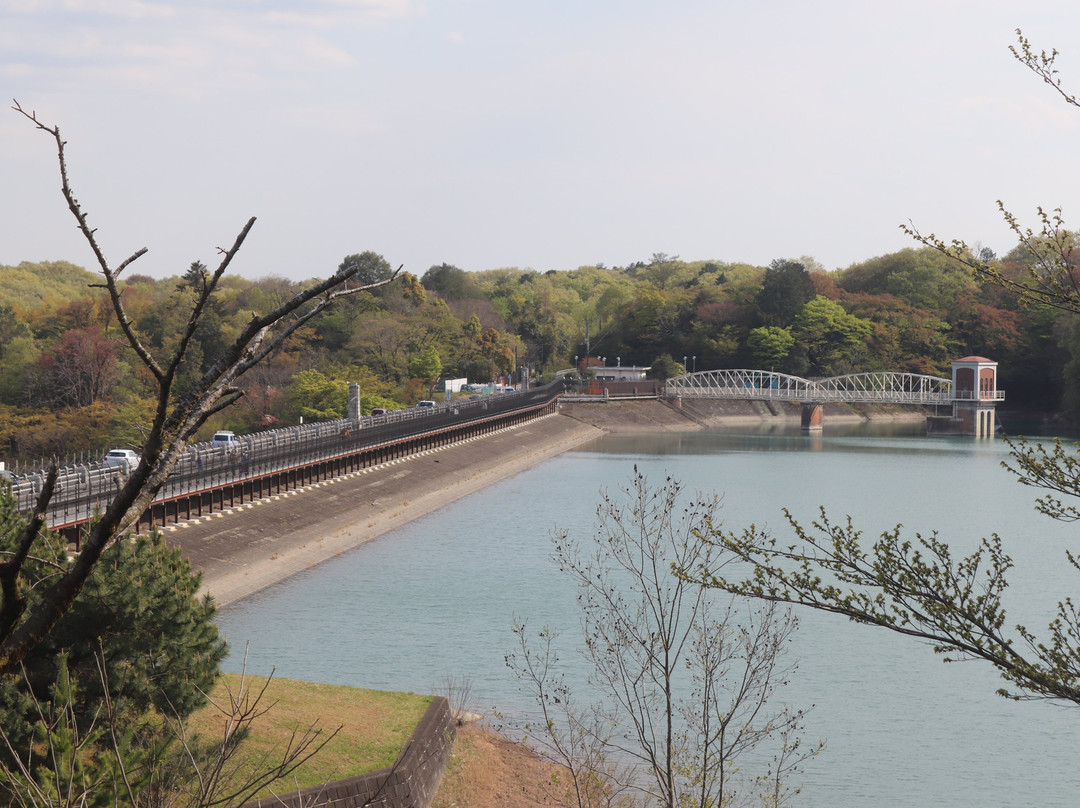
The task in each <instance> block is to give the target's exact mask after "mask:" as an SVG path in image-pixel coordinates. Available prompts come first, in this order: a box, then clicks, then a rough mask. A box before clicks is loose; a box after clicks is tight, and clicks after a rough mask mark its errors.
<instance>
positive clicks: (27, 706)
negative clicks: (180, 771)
mask: <svg viewBox="0 0 1080 808" xmlns="http://www.w3.org/2000/svg"><path fill="white" fill-rule="evenodd" d="M17 505H18V503H17V502H16V500H15V498H14V496H13V495H12V494H11V491H10V489H9V488H7V487H6V486H5V487H3V490H0V554H2V555H3V556H5V557H6V556H9V555H10V554H12V553H13V552H15V551H16V550H17V547H18V539H19V537H20V535H21V534H22V532H23V531H24V530H25V528H26V519H25V518H24V517H22V516H21V515H20V514H19V513H18V509H17ZM66 558H67V548H66V546H65V544H64V542H63V540H61V539H60V537H58V536H57V535H55V534H53V533H46V534H43V535H42V537H41V540H40V541H39V543H38V549H37V551H36V552H35V554H34V556H33V557H32V558H31V559H29V561H28V564H27V565H26V567H25V568H24V581H25V583H26V586H27V588H28V591H29V592H30V593H31V594H30V596H29V598H30V603H29V604H28V606H30V607H32V606H33V605H34V604H33V601H34V599H35V597H36V595H37V593H39V592H42V591H43V590H44V588H45V585H46V584H47V583H48V581H49V579H50V578H51V577H52V576H53V575H54V574H55V571H56V570H57V569H58V568H62V566H63V564H64V561H65V559H66ZM201 582H202V576H201V575H199V574H197V573H195V572H193V570H192V569H191V564H190V563H189V562H188V561H187V559H186V558H184V556H183V554H182V552H181V551H180V550H179V549H177V548H170V547H169V546H167V545H166V543H165V541H164V539H163V538H162V536H161V534H160V533H158V532H156V531H155V532H153V533H151V534H150V535H140V536H137V537H135V538H134V539H133V540H131V541H126V542H119V543H117V544H114V545H113V546H111V547H110V548H109V549H108V550H107V551H106V552H105V553H103V554H102V557H101V560H100V562H99V563H98V565H97V568H96V569H95V571H94V574H93V575H92V576H91V577H90V579H89V580H88V581H87V584H86V587H85V588H84V589H83V591H82V592H81V593H80V594H79V597H78V598H77V599H76V600H75V603H74V604H73V605H72V607H71V609H70V610H69V611H68V612H67V613H66V614H65V615H64V616H63V618H61V619H60V620H59V621H58V622H57V624H56V626H55V628H54V629H53V630H52V631H51V632H50V633H49V634H48V635H47V636H46V638H45V639H44V640H43V642H42V643H41V644H39V645H38V646H37V647H36V648H34V650H33V651H32V652H31V653H30V654H28V655H27V656H26V658H25V659H24V660H23V665H22V668H21V670H20V671H19V672H18V673H9V674H5V675H4V676H3V677H2V679H0V719H2V720H0V724H2V725H3V728H4V733H5V734H6V736H7V738H8V740H9V742H12V743H13V745H14V748H16V749H19V750H21V751H22V752H25V753H29V752H30V745H29V739H30V737H31V734H32V732H33V731H34V725H35V723H36V721H37V719H38V716H37V715H36V710H35V707H34V705H35V703H44V702H50V701H51V695H50V694H51V693H52V691H53V689H54V688H55V687H57V686H58V685H63V686H64V687H65V688H66V687H69V683H68V682H67V681H66V680H68V679H70V687H74V688H75V690H76V691H77V697H74V696H72V697H71V698H70V704H69V709H70V711H71V714H72V718H73V720H75V721H77V722H78V723H79V725H80V726H81V727H82V728H83V729H84V730H85V731H87V732H88V731H89V730H90V727H91V725H92V724H93V723H94V721H95V720H96V718H97V716H98V715H99V714H100V712H101V710H102V709H103V705H104V704H105V702H106V696H108V701H110V702H112V704H113V706H114V707H113V708H114V709H116V710H118V711H119V712H120V713H122V714H123V715H124V716H127V717H128V718H129V719H131V720H132V721H134V720H136V719H137V718H138V717H139V716H142V715H143V714H145V713H147V712H148V711H150V710H157V711H158V712H161V713H165V714H168V715H176V716H178V717H180V718H184V717H186V716H188V715H190V714H191V713H192V712H193V711H194V710H195V709H197V708H198V707H200V706H201V705H202V704H203V703H204V701H205V694H206V693H207V692H209V690H210V688H211V687H212V686H213V684H214V682H215V681H216V680H217V678H218V676H219V665H220V663H221V661H222V660H223V659H224V657H225V654H226V645H225V641H224V640H223V639H221V637H220V636H219V634H218V631H217V627H216V625H215V624H214V615H215V612H216V610H215V607H214V604H213V601H212V600H211V599H210V598H209V597H205V596H203V597H200V596H199V594H198V590H199V587H200V585H201ZM103 683H108V687H109V689H108V691H107V693H106V691H105V690H103V686H104V685H103ZM0 751H2V750H0ZM0 757H3V755H2V754H0Z"/></svg>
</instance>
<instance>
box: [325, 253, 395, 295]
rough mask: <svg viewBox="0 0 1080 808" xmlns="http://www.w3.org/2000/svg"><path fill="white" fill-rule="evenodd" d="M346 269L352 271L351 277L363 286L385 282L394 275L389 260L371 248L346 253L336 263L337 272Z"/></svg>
mask: <svg viewBox="0 0 1080 808" xmlns="http://www.w3.org/2000/svg"><path fill="white" fill-rule="evenodd" d="M346 271H349V272H352V273H353V274H352V277H353V278H354V279H355V280H356V281H357V282H358V283H361V284H363V285H365V286H370V285H373V284H385V283H386V282H388V281H390V280H392V279H393V277H394V268H393V267H391V266H390V262H389V261H387V260H386V259H385V258H383V257H382V256H381V255H379V254H378V253H376V252H372V251H371V250H365V251H364V252H362V253H356V254H354V255H346V256H345V257H344V258H343V259H342V260H341V263H340V264H338V272H346Z"/></svg>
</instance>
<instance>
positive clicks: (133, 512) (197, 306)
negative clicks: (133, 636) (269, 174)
mask: <svg viewBox="0 0 1080 808" xmlns="http://www.w3.org/2000/svg"><path fill="white" fill-rule="evenodd" d="M13 109H14V110H15V111H16V112H17V113H18V114H19V115H21V116H23V117H24V118H25V119H26V120H27V121H29V122H30V123H31V124H32V125H33V126H35V127H36V128H37V129H38V130H40V131H41V132H42V133H44V134H46V135H48V136H50V137H51V138H52V139H53V141H54V143H55V145H56V149H57V160H58V163H59V169H60V179H61V188H62V193H63V196H64V199H65V201H66V202H67V206H68V209H69V210H70V211H71V214H72V215H73V216H74V217H75V221H76V223H77V225H78V228H79V231H80V232H81V233H82V235H83V238H84V239H85V240H86V243H87V244H88V245H89V247H90V249H91V251H92V253H93V255H94V258H95V261H96V263H97V271H98V272H99V273H100V274H101V278H102V281H101V283H100V286H101V287H102V288H104V289H105V290H106V292H107V294H108V297H109V300H110V301H111V303H112V309H113V314H114V315H115V317H116V320H117V322H118V324H119V327H120V330H121V332H122V333H123V335H124V338H125V340H126V342H127V346H128V347H129V348H130V350H131V351H133V352H134V354H135V356H136V357H137V361H138V363H139V364H141V365H142V367H143V368H144V369H145V370H146V372H147V373H148V374H149V376H150V378H151V379H152V380H153V383H154V385H155V392H156V407H155V411H154V419H153V422H152V424H151V426H150V428H149V429H148V431H147V436H146V440H145V441H144V443H143V446H142V451H141V455H142V461H141V462H140V463H139V465H138V467H137V468H136V469H134V470H133V471H132V473H131V475H130V476H129V477H128V478H127V480H126V482H125V483H124V485H123V487H122V488H121V489H120V490H119V491H118V492H117V495H116V497H115V498H114V499H113V501H112V502H111V503H110V504H109V507H108V508H107V509H106V510H105V512H104V513H103V514H102V515H101V518H100V519H99V520H98V521H96V522H95V523H94V524H93V525H92V527H91V528H90V530H89V532H88V534H87V535H86V537H85V539H84V540H83V542H82V545H81V548H80V552H79V554H78V556H77V557H76V558H75V559H74V560H73V561H72V563H71V564H70V566H68V567H67V568H66V569H65V570H64V571H63V573H62V574H61V575H58V576H57V577H56V578H55V580H53V581H52V582H51V583H50V585H49V586H48V588H47V589H45V590H43V591H42V592H41V593H40V594H39V595H38V596H37V597H35V598H34V600H33V601H32V602H31V601H29V600H28V599H27V595H26V592H25V591H24V588H23V587H22V585H21V583H20V578H21V570H22V567H23V564H24V563H25V561H26V558H27V556H28V554H29V553H30V552H31V549H32V548H33V546H34V543H35V541H36V540H37V537H38V535H39V534H40V532H41V530H42V528H43V526H44V512H45V507H46V505H47V504H48V502H49V500H50V498H51V497H52V493H53V488H54V485H55V479H56V473H57V469H56V468H55V467H54V468H53V469H52V470H51V472H50V473H49V474H48V475H47V477H46V481H45V483H44V485H43V486H42V490H41V494H40V496H39V497H38V500H37V502H36V505H35V508H34V512H33V515H32V518H31V519H30V521H29V523H28V524H27V527H26V529H25V530H24V531H23V532H22V534H21V536H20V537H19V542H18V547H17V550H16V551H15V552H14V553H13V554H12V555H11V556H9V557H8V558H6V559H5V560H4V561H3V563H2V564H0V671H12V670H15V669H16V668H17V666H18V664H19V662H20V661H21V660H22V659H23V658H24V657H25V656H26V654H27V653H28V652H29V651H30V650H31V649H32V648H33V647H34V646H35V645H37V644H38V643H39V642H40V641H41V639H42V638H43V637H45V636H46V635H47V634H48V632H49V631H50V630H51V629H52V627H53V626H54V625H55V624H56V622H57V621H58V620H59V619H60V617H61V616H63V615H64V614H65V612H67V610H68V609H69V608H70V607H71V604H72V603H73V602H74V600H75V598H76V596H77V595H78V594H79V592H80V591H81V589H82V587H83V584H84V582H85V581H86V579H87V577H88V576H89V575H90V573H91V571H92V570H93V569H94V565H95V564H96V563H97V561H98V559H99V558H100V556H101V554H102V552H103V551H104V550H105V549H106V548H107V547H108V546H109V545H110V544H111V543H112V542H114V541H115V540H116V539H117V537H119V536H122V535H123V534H124V533H125V532H126V531H127V530H128V529H130V528H131V527H132V526H133V525H134V524H135V523H136V521H137V520H138V519H139V517H140V515H141V514H142V513H143V512H144V511H145V510H146V508H147V506H148V505H149V504H150V502H151V501H152V500H153V498H154V496H155V495H156V494H157V492H158V490H159V489H160V488H161V486H162V484H163V483H164V482H165V479H166V478H167V477H168V475H169V472H170V471H172V468H173V466H174V465H175V464H176V462H177V460H178V458H179V457H180V455H181V453H182V452H183V449H184V446H185V444H186V442H187V441H188V440H189V439H190V438H191V437H192V436H193V435H194V434H195V431H196V430H197V429H198V428H199V427H200V426H202V424H203V423H205V422H206V419H207V418H209V417H210V416H211V415H213V414H214V413H216V412H218V411H219V410H222V409H224V408H225V407H228V406H229V405H231V404H233V403H234V402H235V401H237V399H238V398H239V397H240V396H241V395H242V392H241V390H240V388H239V387H238V386H237V380H238V379H239V378H240V377H241V376H242V375H243V374H244V373H245V372H247V371H248V370H250V369H251V368H252V367H254V366H256V365H257V364H258V363H259V362H260V361H262V360H263V359H264V358H265V357H266V356H268V355H269V354H270V353H271V352H272V351H274V349H275V348H277V347H278V346H279V345H280V344H281V343H282V341H283V340H286V339H288V338H289V336H290V335H291V334H293V333H294V332H295V331H296V330H297V329H298V328H300V327H301V326H303V325H304V324H305V323H307V322H308V321H309V320H311V318H313V317H315V316H317V315H318V314H319V313H320V312H322V311H323V310H325V309H326V308H327V307H328V306H330V305H331V304H333V302H334V301H335V300H337V299H338V298H340V297H343V296H346V295H352V294H356V293H357V292H360V291H362V290H364V289H366V288H371V287H370V285H369V286H363V285H359V284H357V283H356V282H355V281H353V283H352V284H350V283H349V282H350V280H352V279H353V278H354V276H355V275H356V274H357V272H358V271H359V270H360V267H359V266H346V267H343V268H341V269H339V270H338V271H337V272H335V273H334V274H333V275H332V276H331V277H329V278H327V279H326V280H322V281H318V282H315V283H312V284H311V285H310V286H308V287H307V288H305V289H304V290H303V291H301V292H299V293H298V294H296V295H295V296H293V297H292V298H291V299H289V300H287V301H286V302H284V303H281V304H280V305H278V306H277V307H276V308H274V309H273V310H271V311H268V312H266V313H262V314H260V313H257V312H252V314H251V317H250V319H249V320H248V323H247V325H246V326H245V327H244V328H243V329H242V330H241V332H240V334H239V335H238V336H237V337H236V339H235V341H234V342H233V343H232V344H231V345H229V346H228V347H227V348H226V349H225V351H224V352H223V353H222V355H221V357H220V358H219V359H218V360H217V361H216V362H215V363H214V364H213V366H212V367H210V368H209V369H208V370H207V371H206V372H205V373H204V374H203V375H202V376H201V378H200V379H199V380H198V383H197V384H196V385H195V386H194V388H193V389H191V390H190V392H187V393H185V394H183V395H180V394H178V393H177V392H176V389H175V385H176V382H177V379H178V373H179V371H180V367H181V364H182V363H183V361H184V358H185V355H186V354H187V352H188V349H189V346H191V344H192V340H193V337H194V335H195V331H196V328H197V327H198V324H199V320H200V317H201V316H202V315H203V313H204V312H205V311H206V310H207V308H208V306H209V304H210V301H211V299H212V298H213V296H214V294H215V292H216V291H217V288H218V283H219V281H220V280H221V278H222V276H223V275H224V274H225V271H226V270H227V269H228V268H229V265H230V264H231V263H232V261H233V259H234V258H235V257H236V254H237V252H238V251H239V250H240V247H241V246H242V245H243V243H244V241H245V239H246V238H247V236H248V233H250V231H251V228H252V227H253V226H254V224H255V219H254V218H251V219H249V220H248V222H247V223H246V224H245V225H244V227H243V228H242V229H241V231H240V233H239V235H237V237H236V240H235V241H234V242H233V244H232V245H231V246H230V247H228V248H222V249H220V255H221V258H220V262H219V263H218V266H217V268H216V269H214V270H213V271H212V272H211V271H208V272H206V273H205V275H204V277H203V278H202V280H201V282H200V283H199V284H198V285H197V287H198V288H197V289H196V294H195V296H194V302H193V304H192V306H191V310H190V313H189V315H188V319H187V323H186V325H185V327H184V328H183V329H182V332H181V334H180V336H179V339H178V341H177V344H176V347H175V348H174V349H172V350H171V351H170V352H168V353H167V355H164V356H155V355H154V354H153V353H152V352H151V351H150V350H149V349H148V348H147V347H146V346H145V345H144V343H143V341H142V339H141V338H140V336H139V334H138V332H137V331H136V329H135V327H134V325H133V323H132V320H131V319H130V318H129V316H128V314H127V311H126V310H125V307H124V300H123V295H124V289H123V284H122V282H121V275H122V273H123V272H124V270H126V269H127V268H128V267H129V266H130V265H131V264H132V263H133V262H134V261H136V260H137V259H138V258H140V257H141V256H142V255H144V254H145V253H146V252H147V250H146V248H142V249H139V250H137V251H135V252H134V253H132V254H131V255H130V256H129V257H127V258H126V259H124V260H123V261H122V262H120V263H119V264H117V265H115V266H114V265H113V264H111V263H110V262H109V261H108V259H107V258H106V257H105V254H104V252H103V251H102V249H101V247H100V245H99V243H98V240H97V237H96V230H95V229H94V228H92V227H91V226H90V224H89V222H88V221H87V216H86V213H85V212H84V210H83V208H82V206H81V204H80V203H79V201H78V199H76V197H75V194H74V191H73V190H72V187H71V184H70V182H69V178H68V165H67V157H66V151H65V149H66V143H65V141H64V140H63V138H62V137H61V136H60V130H59V128H58V127H56V126H49V125H46V124H45V123H43V122H42V121H41V120H40V119H39V118H38V117H37V114H36V113H35V112H33V111H27V110H26V109H24V108H23V107H22V106H21V105H20V104H19V103H18V101H16V102H14V106H13ZM395 274H396V273H395ZM391 280H392V278H391Z"/></svg>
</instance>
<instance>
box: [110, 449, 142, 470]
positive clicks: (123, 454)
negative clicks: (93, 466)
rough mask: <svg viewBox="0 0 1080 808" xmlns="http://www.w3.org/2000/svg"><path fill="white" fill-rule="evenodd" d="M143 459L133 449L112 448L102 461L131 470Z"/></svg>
mask: <svg viewBox="0 0 1080 808" xmlns="http://www.w3.org/2000/svg"><path fill="white" fill-rule="evenodd" d="M141 459H142V458H141V457H139V455H138V454H136V453H135V452H134V451H132V450H131V449H110V450H109V452H108V454H106V455H105V457H104V458H102V461H101V462H102V463H104V464H105V465H106V466H119V467H120V468H122V469H128V470H131V469H133V468H135V467H136V466H137V465H139V461H140V460H141Z"/></svg>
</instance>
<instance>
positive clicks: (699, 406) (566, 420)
mask: <svg viewBox="0 0 1080 808" xmlns="http://www.w3.org/2000/svg"><path fill="white" fill-rule="evenodd" d="M923 417H925V415H924V414H923V413H918V414H916V413H913V412H911V411H910V410H906V411H904V410H897V411H882V410H878V411H875V412H872V413H866V412H852V411H850V410H839V411H837V412H832V413H829V412H827V413H826V420H827V422H832V423H853V422H860V421H869V420H894V421H907V420H914V419H917V418H923ZM769 422H775V423H780V424H784V425H786V426H790V425H792V424H798V423H799V410H798V408H797V407H795V408H777V407H776V406H775V405H773V406H772V407H767V406H766V405H764V404H762V403H760V402H701V401H694V402H684V403H683V405H682V406H677V405H674V404H669V403H665V402H662V401H657V400H651V401H609V402H603V403H584V404H564V405H561V406H560V412H559V413H557V414H554V415H547V416H544V417H542V418H538V419H536V420H535V421H530V422H528V423H526V424H522V425H519V426H516V427H510V428H507V429H504V430H501V431H500V432H497V433H494V434H491V435H486V436H484V437H482V438H472V439H470V440H466V441H462V442H460V443H457V444H453V445H451V446H445V447H441V448H439V449H435V450H431V451H428V452H422V453H419V454H417V455H412V456H410V457H407V458H402V459H399V460H395V461H391V462H389V463H384V464H383V465H381V466H377V467H373V468H369V469H365V470H363V471H359V472H354V473H353V474H349V475H345V476H342V477H338V478H334V479H332V480H327V481H324V482H321V483H316V484H314V485H310V486H306V487H304V488H300V489H295V490H293V491H289V492H287V493H285V494H281V495H277V496H273V497H267V498H265V499H262V500H255V501H252V502H248V503H244V504H243V505H238V506H236V507H234V508H230V509H226V510H223V511H218V512H215V513H213V514H210V515H207V516H203V517H202V518H200V519H196V520H191V521H188V522H183V523H180V524H178V525H174V526H170V527H168V528H165V535H166V540H167V541H168V542H169V543H170V544H172V545H174V546H179V547H180V548H181V549H182V550H183V551H184V554H185V555H186V556H187V558H188V559H189V560H190V561H191V564H192V567H193V568H194V569H196V570H198V571H199V572H201V573H202V576H203V582H202V587H201V589H200V594H207V595H210V596H212V597H213V599H214V601H215V603H216V604H217V606H218V607H225V606H228V605H230V604H232V603H235V602H237V601H239V600H241V599H243V598H247V597H251V596H254V595H256V594H257V593H258V592H260V591H261V590H263V589H266V588H267V587H270V586H273V585H274V584H277V583H281V582H282V581H284V580H286V579H288V578H290V577H292V576H293V575H296V574H297V573H300V572H303V571H305V570H307V569H310V568H312V567H315V566H317V565H319V564H321V563H323V562H324V561H328V560H329V559H332V558H334V557H336V556H339V555H341V554H342V553H345V552H348V551H349V550H352V549H354V548H356V547H359V546H360V545H362V544H365V543H366V542H368V541H371V540H372V539H375V538H377V537H378V536H381V535H382V534H384V533H387V532H388V531H391V530H393V529H394V528H397V527H400V526H401V525H404V524H406V523H408V522H410V521H412V520H414V519H418V518H420V517H423V516H426V515H428V514H430V513H432V512H434V511H436V510H438V509H439V508H442V507H445V506H446V505H449V504H451V503H453V502H455V501H457V500H459V499H461V498H463V497H466V496H468V495H469V494H471V493H474V492H476V491H479V490H481V489H482V488H485V487H487V486H489V485H491V484H493V483H496V482H499V481H501V480H504V479H507V478H509V477H512V476H514V475H515V474H519V473H521V472H522V471H525V470H527V469H529V468H531V467H532V466H535V465H537V464H539V463H542V462H544V461H545V460H549V459H551V458H553V457H556V456H558V455H560V454H562V453H564V452H567V451H569V450H571V449H574V448H577V447H579V446H582V445H584V444H586V443H589V442H591V441H593V440H596V439H597V438H599V437H601V436H602V435H604V434H607V433H611V432H673V431H700V430H703V429H709V428H712V427H723V426H751V425H756V424H766V423H769Z"/></svg>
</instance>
